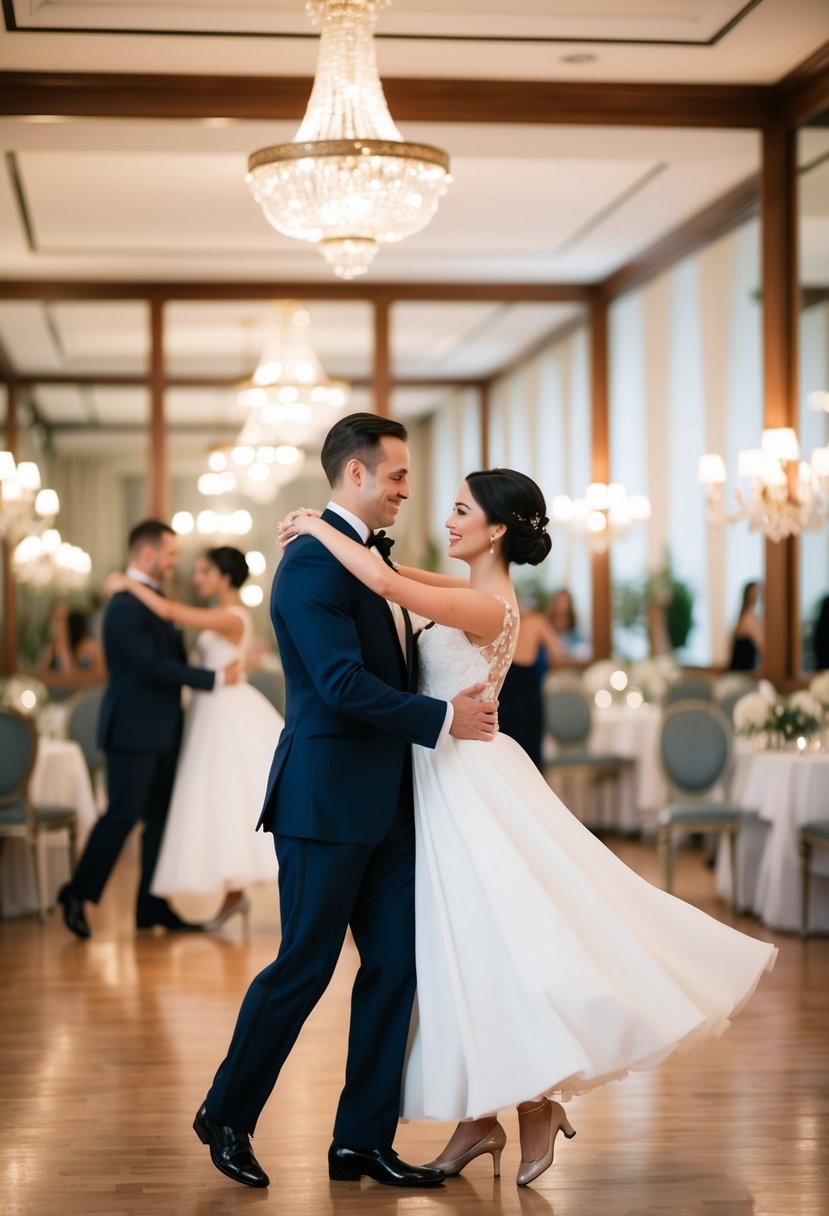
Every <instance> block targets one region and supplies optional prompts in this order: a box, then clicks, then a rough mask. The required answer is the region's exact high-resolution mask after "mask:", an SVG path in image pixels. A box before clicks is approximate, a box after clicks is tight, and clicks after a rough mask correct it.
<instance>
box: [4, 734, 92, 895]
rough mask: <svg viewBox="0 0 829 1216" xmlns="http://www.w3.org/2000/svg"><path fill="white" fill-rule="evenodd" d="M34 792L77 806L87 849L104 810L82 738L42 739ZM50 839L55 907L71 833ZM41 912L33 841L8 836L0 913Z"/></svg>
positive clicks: (45, 800)
mask: <svg viewBox="0 0 829 1216" xmlns="http://www.w3.org/2000/svg"><path fill="white" fill-rule="evenodd" d="M29 795H30V797H31V799H32V801H33V802H34V803H35V805H37V804H41V805H45V806H71V807H74V808H75V810H76V811H77V813H78V848H79V849H82V848H83V845H84V842H85V840H86V837H87V836H88V835H89V832H90V830H91V828H92V825H93V823H94V822H95V820H96V818H97V814H98V812H97V809H96V805H95V796H94V794H93V791H92V783H91V781H90V778H89V770H88V769H87V767H86V763H85V761H84V758H83V752H82V751H81V749H80V747H79V746H78V744H77V743H74V742H73V741H72V740H70V739H45V738H41V739H40V741H39V743H38V750H37V759H36V761H35V766H34V769H33V771H32V776H31V778H30V781H29ZM46 839H47V845H48V847H47V871H46V872H47V887H46V897H47V903H48V904H49V905H50V906H51V905H52V904H54V902H55V896H56V894H57V891H58V888H59V887H60V886H61V885H62V884H63V883H65V882H66V880H67V879H68V878H69V862H68V849H67V834H66V833H65V832H52V833H49V835H48V836H47V838H46ZM36 911H37V890H36V887H35V880H34V873H33V871H32V861H31V851H30V849H29V846H28V845H27V844H26V843H25V841H22V840H5V841H3V844H2V848H1V849H0V916H22V915H24V914H26V913H29V912H36Z"/></svg>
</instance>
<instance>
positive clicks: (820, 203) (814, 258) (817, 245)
mask: <svg viewBox="0 0 829 1216" xmlns="http://www.w3.org/2000/svg"><path fill="white" fill-rule="evenodd" d="M797 159H798V170H799V172H798V249H799V282H800V326H799V336H800V352H799V356H800V358H799V385H800V400H799V432H800V448H801V458H802V459H803V460H809V457H810V455H811V453H812V452H813V451H814V449H815V448H820V447H825V446H826V445H827V444H829V111H827V112H825V113H823V114H822V115H820V116H819V117H818V118H816V119H815V121H814V123H813V124H811V125H810V126H808V127H804V128H802V129H801V130H800V131H799V132H798V139H797ZM799 601H800V638H801V663H802V666H803V668H804V670H806V671H812V670H814V669H815V668H825V667H829V541H827V532H826V525H825V524H824V525H823V527H822V528H820V530H818V531H811V532H804V533H803V535H802V537H801V540H800V588H799Z"/></svg>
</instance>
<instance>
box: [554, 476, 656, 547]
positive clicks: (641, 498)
mask: <svg viewBox="0 0 829 1216" xmlns="http://www.w3.org/2000/svg"><path fill="white" fill-rule="evenodd" d="M551 511H552V520H553V523H555V524H559V525H561V526H562V527H565V528H567V529H568V530H569V531H571V532H573V533H575V534H576V535H577V536H580V537H582V538H583V539H584V540H585V541H586V543H587V545H588V547H589V548H590V550H591V551H592V552H593V553H605V552H607V549H608V548H609V546H610V545H611V544H612V543H613V542H614V541H616V540H620V539H621V538H622V537H623V536H625V535H627V533H628V532H629V531H630V529H631V528H632V527H633V526H634V525H635V524H639V523H644V522H645V521H646V520H648V519H650V514H651V504H650V502H649V501H648V499H647V498H646V497H645V495H644V494H628V492H627V490H626V489H625V487H624V486H623V485H622V483H621V482H619V481H611V482H610V484H609V485H607V484H605V482H603V481H593V482H591V483H590V485H589V486H588V487H587V490H586V492H585V494H584V497H583V498H568V496H567V495H566V494H557V495H556V496H555V497H554V499H553V505H552V507H551Z"/></svg>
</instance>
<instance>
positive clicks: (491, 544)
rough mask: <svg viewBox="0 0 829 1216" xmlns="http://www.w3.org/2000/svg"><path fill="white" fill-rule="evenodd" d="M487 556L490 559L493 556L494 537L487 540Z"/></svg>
mask: <svg viewBox="0 0 829 1216" xmlns="http://www.w3.org/2000/svg"><path fill="white" fill-rule="evenodd" d="M489 556H490V557H494V556H495V537H494V536H490V538H489Z"/></svg>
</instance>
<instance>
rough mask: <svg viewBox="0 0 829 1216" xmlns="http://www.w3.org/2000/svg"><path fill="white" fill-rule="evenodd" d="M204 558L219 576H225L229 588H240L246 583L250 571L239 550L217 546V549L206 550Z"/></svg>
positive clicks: (227, 546) (228, 546)
mask: <svg viewBox="0 0 829 1216" xmlns="http://www.w3.org/2000/svg"><path fill="white" fill-rule="evenodd" d="M204 556H205V557H206V558H207V560H208V561H209V562H210V563H211V565H213V566H215V567H216V569H217V570H218V571H219V573H220V574H226V575H227V577H228V578H229V579H230V585H231V587H241V586H242V584H243V583H245V582H247V579H248V575H249V574H250V570H249V569H248V564H247V562H246V561H245V555H244V553H242V552H241V550H239V549H234V548H233V546H232V545H219V547H218V548H217V549H208V550H207V552H206V553H205V555H204Z"/></svg>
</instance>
